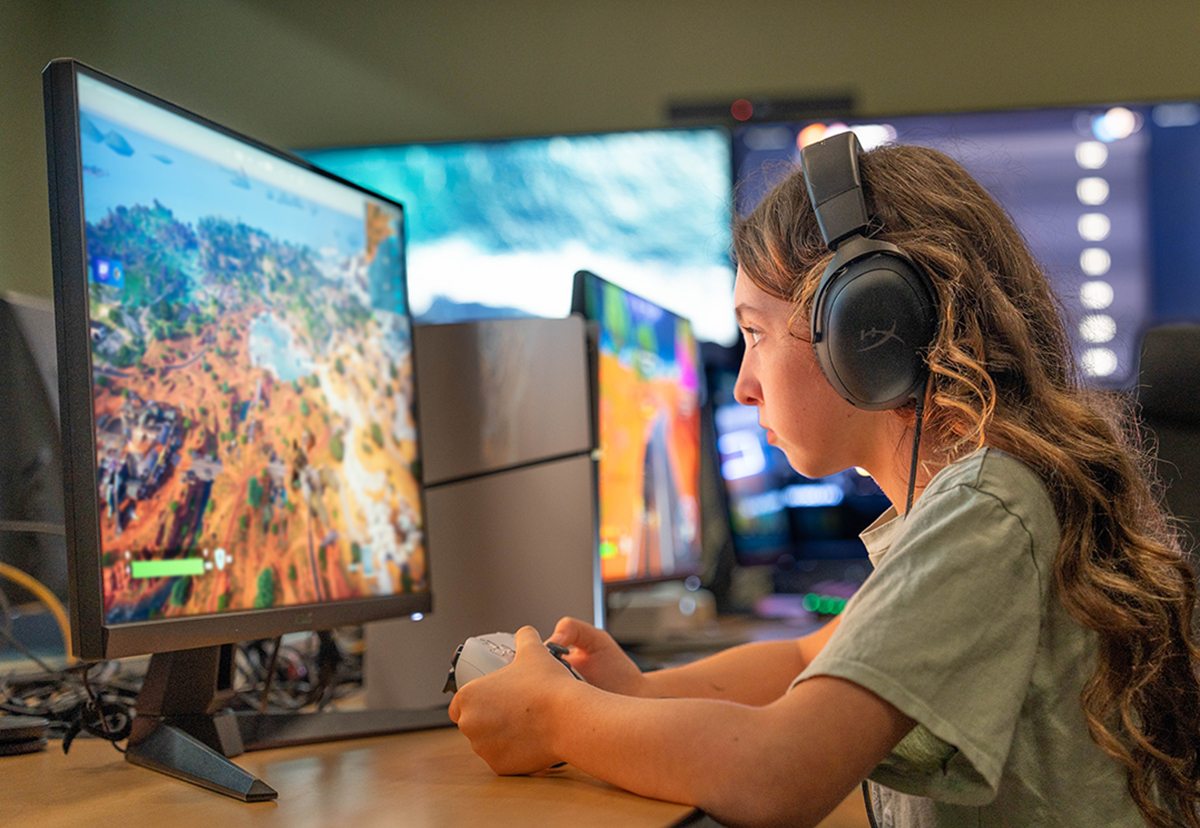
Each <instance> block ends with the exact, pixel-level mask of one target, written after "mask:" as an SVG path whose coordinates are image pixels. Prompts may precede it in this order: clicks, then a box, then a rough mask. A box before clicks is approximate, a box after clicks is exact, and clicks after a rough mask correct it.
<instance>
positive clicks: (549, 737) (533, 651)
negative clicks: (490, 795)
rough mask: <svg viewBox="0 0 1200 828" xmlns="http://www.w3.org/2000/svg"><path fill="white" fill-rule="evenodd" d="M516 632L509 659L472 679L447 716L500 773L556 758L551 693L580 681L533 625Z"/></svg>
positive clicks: (540, 766)
mask: <svg viewBox="0 0 1200 828" xmlns="http://www.w3.org/2000/svg"><path fill="white" fill-rule="evenodd" d="M514 638H515V639H516V644H517V655H516V657H515V658H514V659H513V661H512V663H511V664H509V665H508V666H506V667H501V668H500V669H499V670H496V671H495V672H493V673H489V674H488V675H486V676H482V677H480V678H477V679H474V680H473V681H470V682H468V683H467V684H466V685H465V686H463V687H462V688H460V689H459V691H458V692H457V693H455V694H454V698H453V699H452V700H451V701H450V718H451V719H452V720H453V721H454V722H455V723H456V724H457V725H458V729H459V730H460V731H461V732H462V733H463V735H465V736H466V737H467V738H468V739H469V740H470V741H471V749H472V750H474V751H475V752H476V753H477V754H479V756H480V757H481V758H482V759H483V760H484V761H485V762H487V763H488V765H490V766H491V768H492V770H494V771H495V772H496V773H498V774H501V775H513V774H523V773H534V772H536V771H540V770H545V769H546V768H548V767H550V766H551V765H554V764H557V763H558V762H559V761H560V759H559V758H558V757H557V756H556V755H555V750H554V738H553V737H554V735H555V733H556V729H555V727H554V725H553V723H552V722H551V706H552V702H553V699H554V695H555V693H557V692H560V691H561V690H562V689H563V688H564V687H570V686H575V687H583V686H584V684H583V682H581V681H579V680H578V679H576V678H575V677H574V676H572V675H571V674H570V672H569V671H567V670H564V669H563V666H562V665H561V664H559V663H558V661H557V660H556V659H555V658H554V656H553V655H551V654H550V651H549V650H547V649H546V647H545V645H544V644H542V639H541V637H540V636H539V635H538V632H537V630H535V629H534V628H533V627H522V628H521V629H519V630H517V632H516V634H515V636H514Z"/></svg>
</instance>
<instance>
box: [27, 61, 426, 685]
mask: <svg viewBox="0 0 1200 828" xmlns="http://www.w3.org/2000/svg"><path fill="white" fill-rule="evenodd" d="M80 74H83V75H86V76H88V77H90V78H92V79H94V80H97V81H100V82H102V83H105V84H108V85H110V86H112V87H114V88H116V89H119V90H120V91H122V92H125V93H127V94H130V95H133V96H135V97H137V98H140V99H141V100H144V101H146V102H148V103H150V104H153V105H154V106H157V107H160V108H162V109H164V110H166V111H169V112H171V113H173V114H175V115H179V116H181V117H184V118H187V119H189V120H191V121H193V122H195V123H197V124H199V125H201V126H204V127H206V128H208V129H211V130H214V131H216V132H218V133H221V134H223V135H225V136H227V137H230V138H233V139H234V140H237V141H240V142H243V143H245V144H247V145H249V146H251V147H253V148H255V149H257V150H260V151H262V152H266V153H269V154H271V155H274V156H276V157H278V158H280V159H281V160H283V161H286V162H288V163H291V164H295V165H297V166H299V167H302V168H303V169H306V170H308V171H310V172H312V173H314V174H316V175H320V176H322V177H324V178H327V179H331V180H333V181H336V182H337V183H339V184H342V185H344V186H347V187H350V188H352V189H355V190H358V191H360V192H362V193H363V194H365V195H368V196H370V197H371V198H374V199H378V200H380V201H383V202H385V203H387V204H389V205H392V206H394V207H395V208H396V209H398V210H399V211H400V216H401V232H402V233H403V227H404V217H405V213H404V207H403V205H402V204H400V203H399V202H397V201H395V200H393V199H391V198H388V197H387V196H384V195H382V194H380V193H377V192H374V191H372V190H370V189H369V188H366V187H363V186H360V185H358V184H355V183H353V182H350V181H347V180H345V179H342V178H340V177H338V176H336V175H333V174H332V173H329V172H327V171H325V170H322V169H321V168H319V167H317V166H315V165H313V164H312V163H310V162H308V161H306V160H305V159H303V158H300V157H299V156H296V155H294V154H292V153H289V152H286V151H284V150H280V149H277V148H275V147H272V146H269V145H267V144H264V143H262V142H261V141H258V140H256V139H254V138H251V137H249V136H246V135H243V134H241V133H239V132H237V131H236V130H233V129H230V128H229V127H226V126H223V125H221V124H218V123H215V122H213V121H211V120H209V119H207V118H205V117H203V116H201V115H198V114H196V113H194V112H191V111H189V110H187V109H184V108H183V107H180V106H178V105H176V104H173V103H171V102H170V101H166V100H164V99H162V98H159V97H157V96H155V95H152V94H150V93H148V92H145V91H143V90H141V89H138V88H136V87H133V86H130V85H129V84H127V83H124V82H123V81H120V80H118V79H116V78H113V77H111V76H110V75H107V74H105V73H103V72H100V71H98V70H96V69H94V68H92V67H90V66H88V65H86V64H84V63H81V62H80V61H77V60H74V59H72V58H58V59H55V60H53V61H51V62H50V63H49V64H48V65H47V66H46V68H45V69H44V70H43V72H42V76H43V96H44V104H45V114H46V156H47V175H48V179H49V196H50V230H51V233H50V236H51V253H52V264H53V278H54V310H55V320H56V321H55V327H56V337H57V345H58V362H59V399H60V407H61V414H60V419H61V433H62V441H63V452H62V455H63V460H62V464H63V497H64V506H65V508H64V513H65V523H66V533H67V571H68V595H69V611H70V616H71V638H72V649H73V654H74V655H75V656H77V657H79V658H82V659H85V660H89V661H93V660H99V659H105V658H119V657H124V656H131V655H142V654H146V653H155V652H163V651H171V650H183V649H193V648H197V647H206V646H211V645H216V644H226V643H232V642H238V641H247V640H252V639H256V638H268V637H274V636H278V635H282V634H284V633H289V632H298V631H305V630H323V629H329V628H332V627H337V626H345V625H352V624H361V623H365V622H368V621H375V620H382V619H386V618H396V617H403V616H410V615H412V614H414V613H425V612H430V611H431V610H432V609H433V593H432V590H428V591H426V592H421V593H406V594H402V595H391V596H374V597H371V596H366V597H361V598H351V599H344V600H340V601H333V602H329V603H322V604H297V605H291V606H286V607H272V608H269V609H261V610H235V611H228V612H222V613H213V614H205V615H195V616H178V617H172V618H168V619H159V620H148V621H132V622H125V623H121V624H111V625H110V624H109V623H108V622H107V621H106V619H105V617H104V591H103V573H102V566H101V555H102V552H103V547H102V543H101V534H100V501H99V486H98V477H97V460H96V428H95V407H94V403H93V384H92V353H91V337H90V334H89V327H90V321H91V319H90V311H89V296H88V275H87V239H86V221H85V218H84V212H83V174H82V172H83V171H82V160H81V155H80V132H79V90H78V76H79V75H80ZM402 290H403V293H404V300H405V309H406V315H407V316H408V319H409V325H410V330H411V326H412V315H411V312H410V311H408V288H407V284H406V283H405V284H403V285H402ZM414 344H415V338H414ZM417 384H418V383H417V377H416V360H415V358H414V360H413V382H412V387H413V393H412V402H411V405H412V416H413V421H414V425H415V426H416V428H417V433H418V434H419V433H420V424H419V423H418V422H417V417H418V405H417V401H418V396H417V394H418V392H417ZM419 445H420V444H419V440H418V458H419V456H420V454H419V452H420V449H419ZM416 465H417V468H418V469H420V462H419V459H418V462H417V464H416ZM418 483H419V484H420V483H421V481H420V480H419V481H418ZM418 490H419V498H420V508H421V514H422V530H423V532H424V533H425V538H424V542H425V550H426V555H427V559H426V573H427V578H430V577H431V576H430V574H429V573H431V567H430V566H429V560H428V550H429V546H430V544H429V534H428V510H427V507H426V503H425V494H424V487H423V485H419V486H418Z"/></svg>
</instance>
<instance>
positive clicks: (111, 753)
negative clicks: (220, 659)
mask: <svg viewBox="0 0 1200 828" xmlns="http://www.w3.org/2000/svg"><path fill="white" fill-rule="evenodd" d="M60 745H61V743H59V742H51V744H50V747H49V748H48V749H47V750H45V751H42V752H41V753H37V754H32V755H28V756H13V757H3V758H0V779H3V788H4V791H3V793H0V824H3V825H5V826H12V827H13V828H62V826H72V825H88V826H97V828H108V826H114V828H140V826H153V828H168V827H169V828H190V827H191V826H196V828H241V826H255V827H256V828H264V826H279V828H333V826H350V828H374V826H381V828H382V827H383V826H386V828H397V827H398V826H406V828H407V826H418V827H419V826H438V828H445V827H446V826H460V825H461V826H476V825H486V826H498V827H499V828H504V826H513V827H514V828H517V826H521V828H524V826H538V825H546V826H570V825H581V826H613V828H626V826H629V827H630V828H636V826H654V828H661V826H669V825H672V824H674V823H676V822H678V821H679V820H681V819H684V818H686V817H688V816H690V815H692V814H693V813H694V809H692V808H689V807H687V806H684V805H678V804H674V803H670V802H660V801H657V800H653V799H645V798H643V797H640V796H636V795H634V794H631V793H628V792H626V791H623V790H620V789H618V788H614V787H612V786H611V785H607V784H605V783H603V782H600V781H598V780H596V779H594V778H592V777H590V776H588V775H587V774H584V773H582V772H580V771H578V770H576V769H574V768H572V767H570V766H567V767H564V768H562V769H560V770H557V771H552V772H548V773H547V774H546V775H544V776H540V777H519V776H518V777H498V776H496V775H495V774H494V773H492V771H491V769H490V768H488V766H487V765H486V764H485V763H484V762H483V760H482V759H480V758H479V757H477V756H476V755H475V754H474V753H472V752H471V747H470V744H469V743H468V742H467V739H466V737H464V736H463V735H462V734H461V733H459V732H458V730H456V729H454V728H448V729H441V730H425V731H419V732H415V733H405V734H400V735H396V736H382V737H376V738H372V739H357V740H353V741H344V742H327V743H325V744H320V745H309V746H304V747H292V748H282V749H278V750H264V751H253V752H251V753H246V754H243V755H242V756H239V757H238V758H237V759H236V760H235V761H236V762H237V763H238V764H239V765H240V766H242V767H243V768H245V769H246V770H248V771H250V772H251V773H253V774H255V775H256V776H258V777H259V778H260V779H262V780H263V781H264V782H266V783H267V784H269V785H271V786H272V787H273V788H275V789H276V790H277V791H279V799H277V800H275V801H274V802H261V803H245V802H239V801H237V800H235V799H231V798H229V797H225V796H222V795H220V794H216V793H213V792H212V791H208V790H205V789H203V788H199V787H197V786H195V785H190V784H188V783H186V782H182V781H180V780H178V779H174V778H171V777H168V776H164V775H162V774H159V773H155V772H154V771H150V770H146V769H145V768H139V767H136V766H134V765H131V764H129V763H128V762H126V761H125V759H124V757H123V756H121V755H120V754H119V753H117V751H115V750H114V749H113V748H112V747H111V746H110V745H108V744H107V743H105V742H102V741H100V740H96V739H79V740H77V741H76V742H75V743H74V744H72V745H71V753H70V754H69V755H67V756H64V755H63V754H62V750H61V747H60Z"/></svg>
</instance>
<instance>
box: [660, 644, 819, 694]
mask: <svg viewBox="0 0 1200 828" xmlns="http://www.w3.org/2000/svg"><path fill="white" fill-rule="evenodd" d="M803 669H804V663H803V661H802V659H801V653H800V648H799V647H798V645H797V642H796V641H794V640H785V641H759V642H754V643H751V644H743V645H741V646H739V647H732V648H730V649H728V650H723V651H722V652H719V653H715V654H713V655H711V656H708V657H707V658H703V659H701V660H699V661H694V662H692V663H690V664H685V665H683V666H680V667H671V668H668V669H665V670H656V671H654V672H650V673H646V674H645V677H644V679H645V680H644V681H643V684H642V691H641V695H643V696H647V697H651V698H695V699H723V700H725V701H733V702H738V703H741V704H749V705H764V704H769V703H770V702H772V701H774V700H775V699H777V698H779V697H780V696H782V695H783V694H784V693H785V692H786V691H787V688H788V685H789V684H791V682H792V679H794V678H795V677H796V676H797V675H799V673H800V671H801V670H803Z"/></svg>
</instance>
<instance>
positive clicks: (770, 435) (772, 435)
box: [767, 428, 775, 445]
mask: <svg viewBox="0 0 1200 828" xmlns="http://www.w3.org/2000/svg"><path fill="white" fill-rule="evenodd" d="M767 442H768V443H770V444H771V445H775V432H774V431H771V429H769V428H768V429H767Z"/></svg>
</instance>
